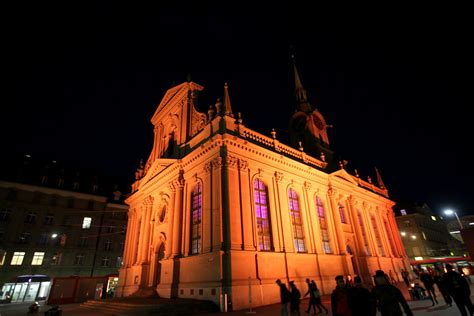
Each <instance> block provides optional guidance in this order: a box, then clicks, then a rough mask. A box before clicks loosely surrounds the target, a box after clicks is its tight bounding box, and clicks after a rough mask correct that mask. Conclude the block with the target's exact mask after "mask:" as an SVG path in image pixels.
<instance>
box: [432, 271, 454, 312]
mask: <svg viewBox="0 0 474 316" xmlns="http://www.w3.org/2000/svg"><path fill="white" fill-rule="evenodd" d="M433 282H434V283H435V284H436V285H437V286H438V290H439V292H440V293H441V295H442V296H443V299H444V302H445V303H446V305H448V306H449V307H451V306H453V300H452V299H451V296H450V295H449V293H448V290H447V288H446V282H445V281H444V278H443V275H442V274H441V271H439V270H435V272H434V276H433Z"/></svg>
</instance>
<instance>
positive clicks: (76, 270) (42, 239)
mask: <svg viewBox="0 0 474 316" xmlns="http://www.w3.org/2000/svg"><path fill="white" fill-rule="evenodd" d="M30 160H31V158H30V157H25V161H24V164H23V165H22V166H20V168H19V169H16V168H14V166H10V167H11V171H14V172H16V171H17V170H18V171H19V172H17V173H16V174H15V175H14V176H12V177H11V176H9V175H5V174H3V173H2V174H1V176H2V177H3V178H4V179H5V178H6V179H8V180H9V181H0V289H1V291H0V300H3V301H11V302H16V301H33V300H37V299H42V298H46V297H47V295H48V292H49V290H50V285H51V283H52V280H53V279H54V278H55V277H66V276H89V277H90V276H106V275H113V274H115V275H116V276H117V274H118V268H119V267H120V265H121V263H122V253H123V244H124V239H125V229H126V223H127V206H126V205H124V204H123V196H122V193H121V192H120V191H119V190H118V189H117V188H115V191H114V190H113V189H114V187H112V190H111V191H110V192H111V193H110V194H106V193H105V192H106V191H107V190H106V189H105V188H104V189H105V190H103V188H101V184H100V183H99V181H100V180H102V179H101V178H98V177H94V176H86V175H85V174H83V175H82V176H81V178H74V177H73V176H72V175H70V174H68V173H67V171H65V169H63V168H57V170H60V172H53V171H52V170H53V168H48V169H49V171H48V172H47V173H45V169H44V168H43V169H42V170H41V168H40V169H38V168H37V166H36V165H34V163H32V162H31V161H30ZM54 164H57V162H54ZM76 175H77V173H74V176H76ZM72 179H74V181H71V180H72ZM14 180H16V181H14ZM19 181H20V182H19ZM104 186H105V183H104Z"/></svg>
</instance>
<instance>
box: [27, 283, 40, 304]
mask: <svg viewBox="0 0 474 316" xmlns="http://www.w3.org/2000/svg"><path fill="white" fill-rule="evenodd" d="M38 289H39V282H34V283H30V284H29V286H28V288H27V290H26V295H25V299H24V300H23V301H24V302H33V301H35V300H36V294H38Z"/></svg>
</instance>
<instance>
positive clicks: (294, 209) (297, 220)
mask: <svg viewBox="0 0 474 316" xmlns="http://www.w3.org/2000/svg"><path fill="white" fill-rule="evenodd" d="M288 200H289V204H290V215H291V225H292V226H293V242H294V246H295V251H296V252H306V246H305V243H304V233H303V221H302V219H301V212H300V203H299V200H298V195H297V194H296V191H295V190H293V189H289V190H288Z"/></svg>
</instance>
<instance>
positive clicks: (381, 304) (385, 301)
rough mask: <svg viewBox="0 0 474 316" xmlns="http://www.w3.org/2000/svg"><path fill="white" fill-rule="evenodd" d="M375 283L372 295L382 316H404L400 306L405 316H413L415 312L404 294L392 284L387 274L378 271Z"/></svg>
mask: <svg viewBox="0 0 474 316" xmlns="http://www.w3.org/2000/svg"><path fill="white" fill-rule="evenodd" d="M374 281H375V287H374V289H373V291H372V294H373V296H374V300H375V303H376V306H377V307H378V309H379V310H380V313H381V315H382V316H402V315H403V314H402V310H401V308H400V305H402V307H403V310H404V311H405V314H407V315H408V316H413V312H412V311H411V309H410V306H408V303H407V301H406V300H405V298H404V297H403V294H402V292H401V291H400V290H399V289H398V288H397V287H396V286H394V285H392V284H390V282H389V281H388V278H387V276H386V274H385V272H383V271H382V270H377V271H376V272H375V277H374Z"/></svg>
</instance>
